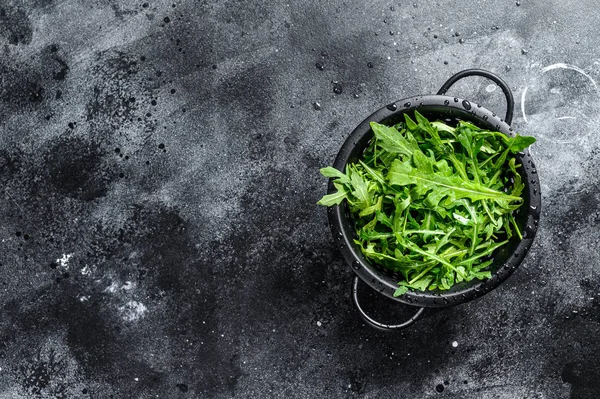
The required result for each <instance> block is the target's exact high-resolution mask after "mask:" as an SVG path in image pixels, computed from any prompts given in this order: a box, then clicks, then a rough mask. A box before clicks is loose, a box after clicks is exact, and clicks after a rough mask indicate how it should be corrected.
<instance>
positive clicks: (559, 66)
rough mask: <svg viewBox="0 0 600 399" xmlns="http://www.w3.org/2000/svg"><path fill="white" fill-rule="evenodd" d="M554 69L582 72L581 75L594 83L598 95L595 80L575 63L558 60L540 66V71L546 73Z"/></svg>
mask: <svg viewBox="0 0 600 399" xmlns="http://www.w3.org/2000/svg"><path fill="white" fill-rule="evenodd" d="M554 69H570V70H572V71H575V72H579V73H580V74H582V75H583V76H585V77H586V78H588V79H589V81H590V82H592V84H593V85H594V89H596V93H597V94H599V95H600V92H599V91H598V85H597V84H596V81H595V80H594V79H593V78H592V77H591V76H590V75H588V74H587V73H585V71H584V70H583V69H581V68H579V67H577V66H575V65H570V64H563V63H562V62H559V63H558V64H552V65H548V66H547V67H544V68H542V73H546V72H548V71H552V70H554Z"/></svg>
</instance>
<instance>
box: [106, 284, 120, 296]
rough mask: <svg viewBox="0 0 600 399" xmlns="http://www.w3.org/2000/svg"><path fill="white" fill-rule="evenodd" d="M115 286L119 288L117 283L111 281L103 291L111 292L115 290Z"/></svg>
mask: <svg viewBox="0 0 600 399" xmlns="http://www.w3.org/2000/svg"><path fill="white" fill-rule="evenodd" d="M117 288H119V285H118V284H117V283H116V282H114V281H113V282H112V283H110V285H109V286H108V287H106V288H105V289H104V292H110V293H111V294H112V293H113V292H115V291H116V290H117Z"/></svg>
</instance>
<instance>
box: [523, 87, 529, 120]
mask: <svg viewBox="0 0 600 399" xmlns="http://www.w3.org/2000/svg"><path fill="white" fill-rule="evenodd" d="M528 88H529V86H525V90H523V93H522V94H521V113H522V114H523V120H524V121H525V122H526V123H528V122H527V115H525V95H527V89H528Z"/></svg>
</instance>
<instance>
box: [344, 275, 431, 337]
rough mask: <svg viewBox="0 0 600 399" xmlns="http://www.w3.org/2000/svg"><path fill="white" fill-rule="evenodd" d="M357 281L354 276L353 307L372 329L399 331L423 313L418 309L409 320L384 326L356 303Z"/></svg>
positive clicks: (356, 277)
mask: <svg viewBox="0 0 600 399" xmlns="http://www.w3.org/2000/svg"><path fill="white" fill-rule="evenodd" d="M358 280H359V278H358V276H354V284H352V302H354V306H355V307H356V310H357V311H358V314H359V315H360V317H361V318H362V319H363V321H364V322H365V323H367V324H368V325H370V326H371V327H373V328H376V329H378V330H381V331H391V330H401V329H403V328H406V327H408V326H410V325H411V324H413V323H414V322H415V321H417V319H418V318H419V317H421V315H422V314H423V312H424V311H425V308H419V309H418V310H417V312H416V313H415V314H414V315H413V316H412V317H411V318H410V319H408V320H406V321H405V322H403V323H400V324H385V323H381V322H379V321H377V320H374V319H373V318H372V317H371V316H369V315H368V314H367V313H366V312H365V311H364V310H363V308H362V307H361V306H360V303H359V301H358Z"/></svg>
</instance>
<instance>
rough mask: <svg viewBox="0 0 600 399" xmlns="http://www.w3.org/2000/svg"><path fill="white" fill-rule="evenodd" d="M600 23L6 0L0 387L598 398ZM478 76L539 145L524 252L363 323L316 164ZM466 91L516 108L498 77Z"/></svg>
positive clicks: (252, 5)
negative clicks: (444, 89) (378, 123)
mask: <svg viewBox="0 0 600 399" xmlns="http://www.w3.org/2000/svg"><path fill="white" fill-rule="evenodd" d="M599 22H600V12H599V11H598V8H597V4H596V2H595V1H592V0H585V1H583V0H581V1H576V0H562V1H559V0H549V1H528V0H523V1H521V2H515V1H512V0H510V1H492V0H484V1H478V2H471V3H469V4H466V3H465V4H462V3H460V4H459V3H457V2H455V1H450V0H440V1H437V2H414V4H413V3H411V2H388V1H379V0H375V1H370V2H364V1H358V0H350V1H346V2H342V1H326V2H321V1H316V0H310V1H307V2H295V3H292V2H280V1H264V2H259V1H241V0H237V1H236V0H224V1H191V0H185V1H180V2H172V1H148V2H144V1H143V0H141V1H139V2H138V1H120V2H119V1H115V0H90V1H83V0H62V1H56V0H31V1H27V2H25V1H10V0H4V1H0V107H1V111H2V112H1V113H0V179H1V182H2V188H1V189H0V207H1V208H0V209H2V212H1V213H0V214H1V223H0V254H1V258H0V397H2V398H37V397H40V398H111V397H112V398H153V397H156V398H184V397H193V398H212V397H218V398H226V397H239V398H269V397H275V398H277V397H288V398H316V397H327V398H330V397H331V398H337V397H368V398H384V397H390V398H391V397H393V398H432V397H440V398H540V399H541V398H544V399H551V398H598V397H600V387H598V380H599V378H598V377H600V357H599V356H598V351H599V350H600V312H599V308H598V307H599V305H600V288H599V286H600V229H599V228H598V226H599V222H600V194H599V187H600V186H599V184H600V176H599V173H598V172H599V170H600V169H599V168H600V158H599V155H600V138H599V136H598V133H597V125H598V122H599V121H600V107H599V101H598V100H599V96H600V91H599V89H598V87H597V83H596V81H597V80H598V75H599V72H600V68H599V64H598V58H597V57H598V54H599V50H600V45H599V44H598V40H597V27H598V23H599ZM472 67H478V68H485V69H490V70H492V71H494V72H496V73H498V74H500V75H501V76H502V77H503V78H504V79H505V80H506V81H507V82H509V84H510V85H511V87H512V88H513V89H514V92H515V96H516V99H517V100H518V101H517V110H516V111H517V112H516V117H515V120H514V123H513V126H514V127H515V128H516V129H517V130H518V131H520V132H522V133H524V134H528V135H533V136H535V137H537V139H538V142H537V143H536V144H535V145H534V146H533V149H532V151H533V156H534V157H535V160H536V164H537V165H538V172H539V174H540V179H541V185H542V190H543V191H542V193H543V214H542V220H541V222H540V226H539V231H538V236H537V238H536V242H535V244H534V246H533V247H532V248H531V251H530V253H529V255H528V257H527V258H526V261H525V262H524V264H523V265H522V266H521V268H519V269H518V270H517V272H516V273H515V274H514V275H513V276H512V277H511V278H510V279H509V280H508V281H507V282H506V283H504V284H503V285H502V286H501V287H499V288H498V289H496V290H494V291H493V292H491V293H489V294H488V295H486V296H485V297H483V298H481V299H479V300H476V301H474V302H470V303H468V304H464V305H461V306H457V307H453V308H448V309H444V310H441V311H428V312H427V315H426V317H425V318H424V319H423V320H421V321H419V322H418V323H417V324H416V325H414V326H413V327H412V328H410V329H408V330H406V331H404V332H401V333H398V334H384V333H381V332H378V331H375V330H372V329H370V328H368V327H366V326H365V325H364V324H363V323H362V322H361V321H360V320H359V318H358V317H357V315H356V314H355V312H354V310H353V309H352V307H351V301H350V282H351V279H352V271H351V269H350V268H349V267H348V266H347V265H346V264H344V262H343V260H342V258H341V255H340V254H339V252H338V251H337V249H336V247H335V244H334V242H333V240H332V238H331V236H330V233H329V229H328V227H327V219H326V211H325V210H324V209H321V208H319V207H318V206H317V205H315V203H316V201H317V200H318V199H319V198H320V197H321V196H322V195H323V193H324V192H325V189H326V180H325V179H323V178H321V177H320V176H319V174H318V169H319V168H320V167H322V166H325V165H328V164H331V163H332V162H333V158H334V156H335V154H336V153H337V151H338V149H339V147H340V146H341V144H342V142H343V140H344V139H345V138H346V137H347V135H348V134H349V133H350V131H351V130H352V129H353V128H354V127H355V126H356V125H357V124H358V123H359V122H360V121H361V120H362V119H363V118H365V117H366V116H367V115H368V114H370V113H371V112H372V111H374V110H376V109H378V108H380V107H381V106H383V105H384V104H388V103H390V102H392V101H395V100H398V99H400V98H404V97H408V96H412V95H415V94H428V93H435V92H436V91H437V89H438V88H439V86H440V85H441V84H442V83H443V82H444V81H445V80H446V79H447V78H448V77H449V76H450V75H451V74H453V73H455V72H457V71H459V70H461V69H464V68H472ZM452 91H453V92H454V93H457V95H458V94H460V96H461V97H464V98H469V99H472V100H473V101H475V102H480V103H481V104H483V105H485V106H486V107H487V108H489V109H493V110H498V113H503V112H504V109H503V106H504V104H503V101H504V100H503V99H502V94H501V92H500V90H498V89H497V88H495V86H491V85H490V84H489V82H486V81H484V80H480V79H476V78H473V79H469V80H465V81H463V83H461V84H459V85H457V86H456V87H453V88H452ZM449 94H451V93H449ZM367 294H368V293H367V292H366V290H365V291H363V296H366V295H367ZM371 302H372V305H373V306H371V307H372V308H374V309H378V310H379V311H380V313H381V314H380V317H382V318H386V317H387V318H388V319H389V320H391V321H393V320H395V319H397V318H399V317H402V312H405V310H404V309H403V308H401V307H398V306H396V305H395V304H393V303H392V304H390V303H389V302H387V301H386V300H382V299H380V298H377V297H374V296H372V298H371Z"/></svg>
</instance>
